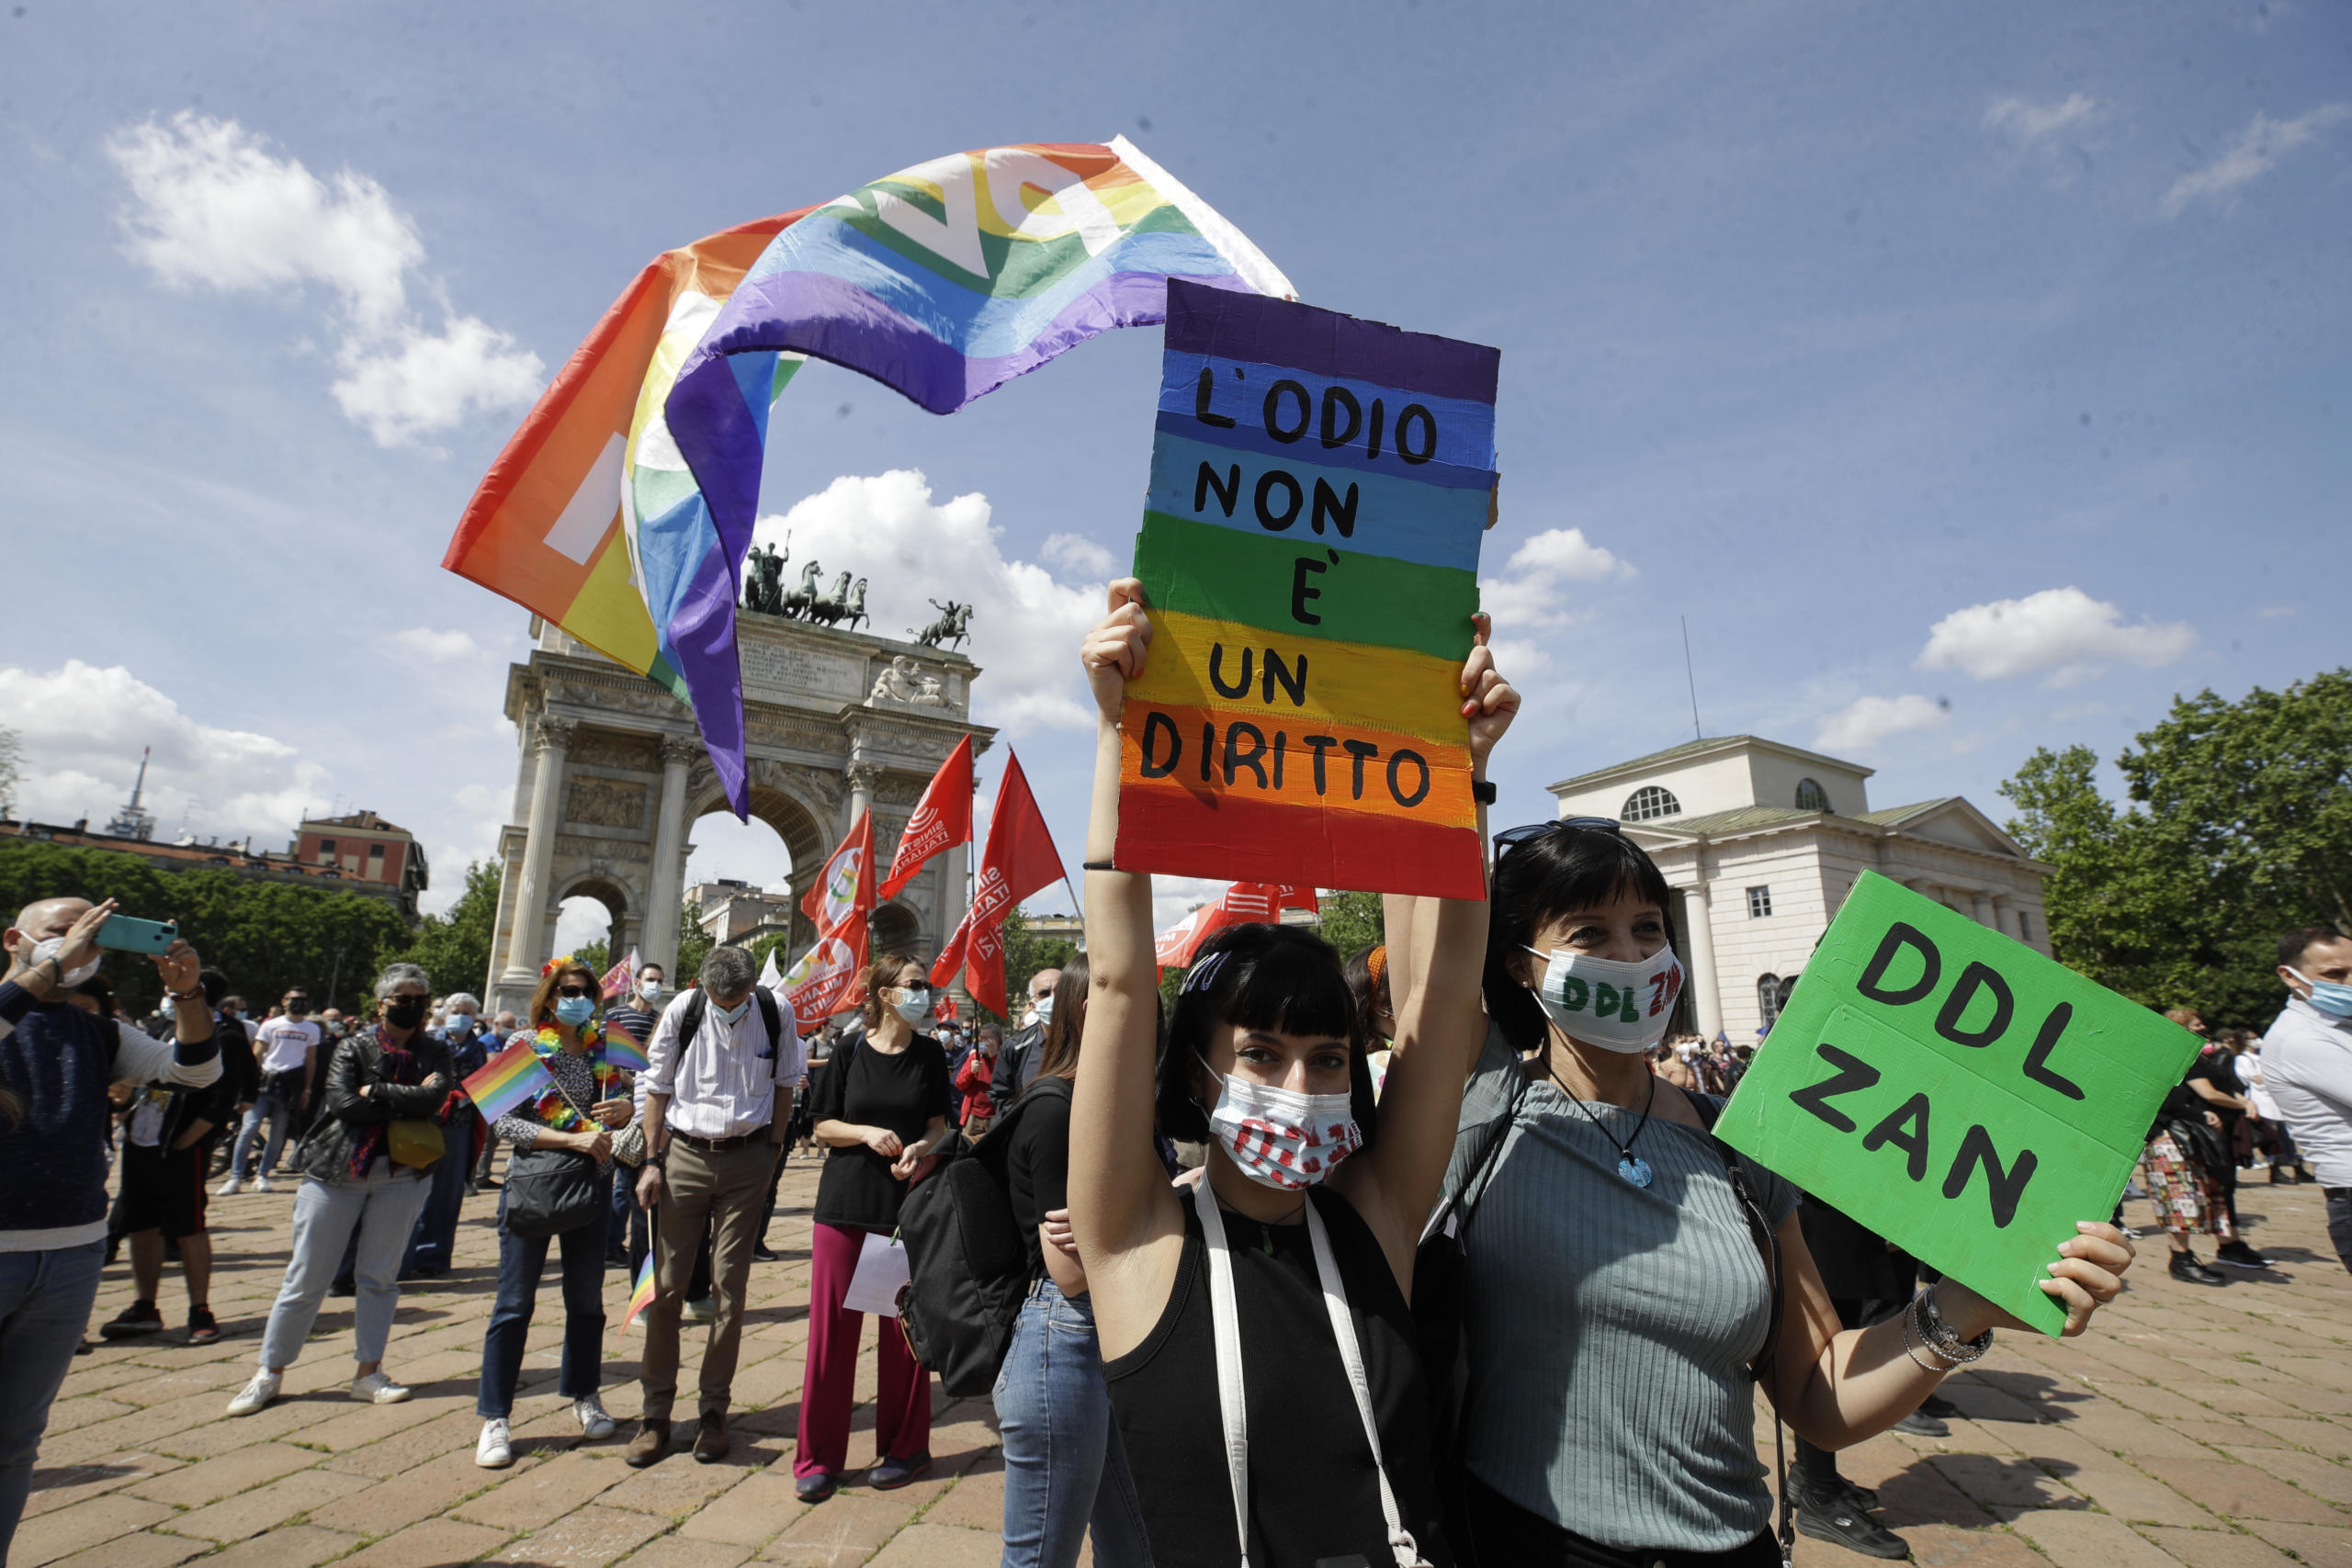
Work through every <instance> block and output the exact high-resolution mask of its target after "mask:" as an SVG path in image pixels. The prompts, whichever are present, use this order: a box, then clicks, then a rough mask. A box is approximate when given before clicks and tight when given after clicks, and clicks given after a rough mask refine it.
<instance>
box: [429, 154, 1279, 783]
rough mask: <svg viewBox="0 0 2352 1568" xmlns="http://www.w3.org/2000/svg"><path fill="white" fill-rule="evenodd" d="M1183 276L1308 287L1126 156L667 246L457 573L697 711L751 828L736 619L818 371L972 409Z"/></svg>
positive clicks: (612, 319)
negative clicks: (786, 424) (770, 436)
mask: <svg viewBox="0 0 2352 1568" xmlns="http://www.w3.org/2000/svg"><path fill="white" fill-rule="evenodd" d="M1170 277H1185V278H1191V279H1193V280H1194V281H1196V282H1200V283H1204V284H1209V285H1214V286H1216V287H1220V288H1238V289H1243V290H1247V291H1251V292H1256V293H1261V294H1270V295H1278V296H1284V297H1288V296H1290V295H1291V294H1292V292H1293V291H1292V289H1291V287H1290V283H1289V280H1288V279H1287V278H1285V277H1283V275H1282V273H1281V272H1280V270H1278V269H1277V268H1276V267H1275V266H1274V265H1273V264H1272V262H1270V261H1268V260H1267V259H1266V257H1265V256H1264V255H1263V254H1261V253H1260V252H1259V250H1258V248H1257V247H1256V246H1255V245H1253V244H1251V243H1250V241H1249V240H1248V239H1247V238H1245V237H1244V236H1243V235H1242V234H1241V232H1240V231H1238V230H1237V229H1235V228H1234V227H1233V226H1232V225H1231V224H1230V223H1228V222H1227V221H1226V220H1224V219H1223V218H1222V217H1220V216H1219V215H1218V214H1217V213H1216V211H1215V210H1214V209H1211V208H1209V207H1208V205H1207V204H1206V203H1204V202H1203V201H1202V200H1201V199H1200V198H1199V197H1196V196H1194V195H1193V193H1192V192H1191V191H1189V190H1187V189H1186V188H1185V187H1184V186H1182V184H1180V183H1178V182H1177V181H1176V180H1175V179H1174V178H1173V177H1172V176H1170V175H1168V174H1167V173H1166V172H1165V171H1164V170H1162V169H1161V168H1159V165H1158V164H1154V163H1152V162H1151V160H1150V159H1148V158H1147V157H1145V156H1144V155H1143V153H1142V152H1139V151H1137V150H1136V148H1135V147H1134V146H1133V145H1132V144H1131V143H1129V142H1128V141H1126V139H1125V138H1124V137H1120V138H1116V139H1114V141H1112V142H1111V143H1110V144H1109V145H1107V146H1104V145H1098V144H1094V143H1038V144H1031V145H1022V146H1012V147H991V148H987V149H983V150H981V151H978V152H958V153H954V154H951V155H949V156H947V157H944V158H936V159H933V160H932V161H931V162H929V163H925V164H917V165H915V166H914V167H913V168H910V169H906V170H902V171H900V172H899V173H898V174H895V175H889V176H888V177H887V178H884V179H880V180H876V181H875V182H874V183H873V184H871V185H868V186H863V187H861V188H859V189H857V190H854V191H852V192H851V193H849V194H848V195H846V196H843V197H839V198H837V199H835V200H833V201H831V202H828V203H826V204H825V205H824V206H822V207H819V208H814V209H799V210H797V211H795V212H790V213H786V214H784V215H781V216H779V217H775V218H768V219H763V220H758V221H756V222H752V223H747V224H744V225H742V226H741V227H739V228H735V229H729V230H727V231H723V232H721V233H718V234H714V235H711V236H709V237H708V238H707V239H703V240H699V241H696V242H695V243H694V244H691V245H687V246H684V247H681V248H680V249H678V250H674V251H668V252H665V253H663V254H662V255H661V256H659V257H657V258H656V259H655V260H654V261H653V262H652V263H651V264H650V265H648V266H647V267H646V268H645V270H644V271H643V272H642V273H640V274H639V276H638V278H637V280H636V282H635V283H633V284H632V285H631V286H630V288H629V289H628V292H626V293H624V294H623V295H622V296H621V298H620V299H618V300H616V302H615V303H614V305H613V307H612V309H611V310H608V311H606V313H605V319H604V320H603V321H600V322H599V323H598V324H597V327H596V330H595V332H594V333H591V334H590V336H589V338H588V340H587V341H586V342H585V343H583V344H581V346H580V348H579V350H578V351H577V352H576V353H574V354H573V355H572V356H571V361H570V363H568V364H567V365H566V366H565V367H564V368H563V370H562V372H561V373H560V374H559V375H558V376H557V378H556V379H555V381H554V383H553V384H552V385H551V386H549V388H548V390H547V392H546V393H545V394H544V395H543V396H542V397H541V398H540V400H539V402H538V404H537V407H535V408H534V409H533V410H532V411H531V413H530V415H529V416H528V417H527V418H526V420H525V421H524V423H523V426H522V428H521V429H520V430H518V431H517V432H516V433H515V437H514V439H513V440H511V441H509V442H508V443H507V446H506V448H505V450H504V451H503V452H502V453H501V454H500V455H499V457H498V460H497V462H496V463H494V464H493V465H492V468H491V471H490V473H489V475H488V476H487V477H486V478H485V479H483V481H482V484H481V489H480V490H479V491H476V493H475V496H474V499H473V502H472V503H471V504H470V505H469V506H468V508H467V509H466V513H465V515H464V517H463V518H462V519H460V520H459V523H458V530H457V533H456V535H455V536H453V537H452V538H451V540H450V543H449V549H448V553H447V557H446V558H444V560H443V562H442V564H443V565H444V566H446V567H447V568H448V569H449V570H452V571H455V572H458V574H460V575H461V576H464V577H468V578H470V579H471V580H473V581H477V582H480V583H481V584H482V585H483V586H485V587H487V588H490V589H492V590H494V591H495V592H500V593H503V594H504V595H505V596H506V597H508V598H510V599H513V600H515V602H516V603H518V604H523V605H524V606H525V607H526V608H528V609H530V610H532V611H534V612H536V613H537V614H538V615H542V616H544V617H546V618H547V619H548V620H550V621H552V622H554V623H555V624H556V625H558V626H561V627H562V628H563V629H564V630H565V631H567V632H569V633H571V635H572V636H573V637H577V638H578V639H579V640H581V641H582V642H584V643H586V644H588V645H589V646H590V647H592V648H594V649H597V650H598V651H600V652H602V653H604V654H605V655H607V656H608V657H610V658H612V659H613V660H616V661H617V662H619V663H621V664H624V665H627V666H628V668H630V669H632V670H637V671H641V672H643V673H644V674H646V675H648V676H649V677H650V678H651V679H653V680H655V681H657V682H660V683H662V685H664V686H666V687H668V688H669V689H670V690H671V691H672V692H673V694H676V695H677V696H679V697H680V698H682V699H683V700H684V701H685V702H687V703H688V704H689V705H691V706H692V707H693V709H694V712H695V722H696V723H697V724H698V725H699V726H700V727H701V729H702V734H703V740H704V744H705V745H706V746H707V748H708V749H709V751H710V756H711V761H712V763H713V765H714V766H715V767H716V768H717V769H718V777H719V780H720V783H721V784H723V785H724V786H725V788H726V792H727V796H728V800H729V804H730V805H732V806H733V807H734V808H735V810H736V812H737V814H738V815H741V813H742V812H743V811H744V809H745V807H746V805H747V802H746V799H745V793H744V777H743V773H744V770H743V722H742V703H743V694H742V680H741V671H740V670H739V668H738V666H737V662H736V652H735V604H736V601H737V599H738V598H739V596H740V592H741V581H740V579H741V566H742V560H743V557H744V554H745V552H746V551H748V550H749V549H750V548H751V543H752V524H753V522H754V521H755V519H756V517H757V514H758V504H759V496H760V479H761V470H762V458H763V451H764V448H765V445H766V440H767V421H768V411H769V408H770V406H771V405H772V404H773V403H774V402H775V399H776V398H777V396H778V395H780V394H781V393H782V391H783V389H784V388H785V386H786V383H787V382H789V381H790V379H791V378H792V374H793V372H794V371H795V370H796V369H797V367H798V366H799V364H800V363H801V360H802V359H803V357H804V356H809V355H813V356H816V357H818V358H822V359H827V360H831V361H832V362H833V363H835V364H838V365H841V366H843V367H846V368H849V369H852V370H855V371H858V372H860V373H861V374H864V375H866V376H870V377H872V378H875V379H876V380H877V381H880V382H882V383H883V384H884V385H886V386H888V387H890V388H892V389H895V390H897V391H899V393H901V394H903V395H904V396H906V397H908V398H910V399H911V400H914V401H915V402H917V403H920V404H922V406H923V407H924V408H926V409H929V410H930V411H932V412H934V413H952V412H955V411H956V409H959V408H961V407H963V406H964V405H965V404H966V403H967V402H969V401H971V400H973V399H974V398H977V397H979V396H981V395H982V394H984V393H986V392H989V391H990V390H992V389H995V388H997V387H999V386H1001V385H1003V384H1004V383H1005V382H1006V381H1008V380H1011V379H1012V378H1013V377H1015V376H1019V375H1021V374H1023V372H1025V371H1029V370H1034V369H1035V368H1036V367H1038V366H1040V365H1042V364H1044V363H1045V362H1046V360H1048V359H1051V358H1053V357H1054V356H1055V355H1058V354H1060V353H1061V352H1062V351H1063V350H1065V349H1068V348H1069V347H1071V346H1072V345H1074V344H1078V343H1080V342H1083V341H1084V340H1085V339H1087V338H1089V337H1091V336H1093V335H1094V334H1095V333H1100V332H1103V331H1106V330H1108V329H1110V328H1113V327H1125V326H1143V325H1150V324H1155V323H1157V322H1159V321H1162V320H1164V319H1165V317H1166V313H1167V284H1168V279H1169V278H1170Z"/></svg>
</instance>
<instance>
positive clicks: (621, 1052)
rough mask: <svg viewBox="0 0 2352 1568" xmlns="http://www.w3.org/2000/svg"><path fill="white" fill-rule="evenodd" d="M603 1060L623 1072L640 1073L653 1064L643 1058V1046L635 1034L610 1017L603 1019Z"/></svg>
mask: <svg viewBox="0 0 2352 1568" xmlns="http://www.w3.org/2000/svg"><path fill="white" fill-rule="evenodd" d="M605 1060H606V1061H607V1062H610V1063H611V1064H612V1065H613V1066H616V1067H618V1068H620V1069H621V1071H623V1072H625V1073H641V1072H643V1071H645V1069H646V1068H648V1067H650V1066H652V1065H653V1064H652V1063H650V1062H649V1061H647V1060H646V1059H645V1047H644V1046H642V1045H639V1043H637V1036H636V1035H634V1034H631V1033H630V1032H628V1030H626V1029H623V1028H622V1027H621V1026H620V1025H619V1024H617V1023H615V1022H614V1021H612V1020H611V1019H606V1020H605Z"/></svg>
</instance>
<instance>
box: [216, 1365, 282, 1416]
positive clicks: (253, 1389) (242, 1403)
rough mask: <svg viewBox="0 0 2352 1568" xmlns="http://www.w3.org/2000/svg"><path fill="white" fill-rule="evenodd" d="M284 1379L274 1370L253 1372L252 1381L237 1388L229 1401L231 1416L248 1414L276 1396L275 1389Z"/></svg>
mask: <svg viewBox="0 0 2352 1568" xmlns="http://www.w3.org/2000/svg"><path fill="white" fill-rule="evenodd" d="M285 1381H286V1380H285V1379H284V1378H282V1377H280V1376H278V1374H277V1373H276V1372H255V1373H254V1381H253V1382H249V1383H247V1384H246V1385H245V1386H244V1387H243V1388H242V1389H240V1390H238V1392H237V1397H236V1398H234V1399H232V1400H231V1401H230V1402H229V1414H230V1415H232V1416H250V1415H252V1414H253V1413H254V1411H256V1410H259V1409H262V1408H263V1407H265V1406H266V1405H267V1404H269V1403H270V1401H272V1400H274V1399H276V1398H277V1390H278V1387H279V1385H280V1384H282V1383H283V1382H285Z"/></svg>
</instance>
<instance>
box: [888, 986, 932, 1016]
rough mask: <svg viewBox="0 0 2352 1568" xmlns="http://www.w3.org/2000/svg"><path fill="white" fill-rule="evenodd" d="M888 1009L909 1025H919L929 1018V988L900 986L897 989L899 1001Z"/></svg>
mask: <svg viewBox="0 0 2352 1568" xmlns="http://www.w3.org/2000/svg"><path fill="white" fill-rule="evenodd" d="M890 1007H891V1009H892V1010H893V1011H895V1012H897V1013H898V1015H899V1017H900V1018H902V1019H905V1020H906V1021H908V1022H909V1023H921V1022H922V1021H923V1020H924V1019H926V1018H929V1017H930V1016H931V987H928V986H901V987H899V999H898V1000H897V1001H895V1002H892V1003H891V1004H890Z"/></svg>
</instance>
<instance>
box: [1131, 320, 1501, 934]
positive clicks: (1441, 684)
mask: <svg viewBox="0 0 2352 1568" xmlns="http://www.w3.org/2000/svg"><path fill="white" fill-rule="evenodd" d="M1167 345H1168V346H1167V354H1166V357H1165V359H1164V361H1163V364H1162V368H1161V375H1160V388H1159V425H1158V434H1157V436H1156V438H1155V440H1154V442H1153V445H1152V457H1151V484H1150V491H1149V494H1148V499H1147V500H1146V502H1145V510H1144V524H1143V530H1142V532H1141V533H1140V534H1138V535H1137V536H1136V556H1135V574H1136V577H1138V578H1139V579H1141V580H1142V581H1143V585H1144V590H1145V592H1146V595H1147V597H1148V604H1149V605H1150V615H1151V620H1152V632H1153V637H1152V647H1151V661H1150V664H1149V666H1148V668H1147V670H1146V671H1145V672H1144V676H1143V678H1142V679H1141V680H1139V681H1136V682H1131V683H1130V684H1129V685H1128V687H1127V696H1126V707H1125V711H1124V712H1123V713H1122V714H1121V716H1120V723H1119V728H1120V737H1121V748H1120V750H1121V759H1120V785H1119V839H1118V845H1117V851H1116V854H1115V857H1114V858H1115V862H1116V863H1117V865H1118V866H1119V868H1120V869H1121V870H1123V871H1145V872H1153V871H1156V872H1168V873H1172V874H1181V875H1186V876H1213V877H1218V878H1229V879H1231V880H1234V881H1237V882H1258V883H1272V884H1277V885H1284V886H1301V887H1353V888H1363V889H1368V890H1370V891H1374V892H1383V893H1419V894H1435V895H1440V896H1443V897H1460V898H1476V897H1484V881H1483V877H1482V874H1481V869H1480V860H1479V845H1478V836H1477V816H1476V806H1475V805H1474V803H1473V802H1472V800H1471V797H1470V750H1469V727H1468V725H1467V723H1466V722H1465V721H1464V718H1463V717H1462V704H1461V698H1460V697H1459V695H1458V694H1457V690H1458V685H1457V683H1458V682H1459V679H1460V676H1461V671H1462V661H1463V660H1464V659H1466V658H1467V657H1469V653H1470V649H1471V646H1472V644H1471V636H1472V628H1471V624H1470V617H1471V615H1472V614H1473V613H1475V612H1476V609H1477V608H1478V546H1479V542H1480V540H1481V538H1482V536H1484V534H1485V531H1486V527H1487V522H1488V520H1489V518H1490V517H1491V515H1492V508H1493V498H1494V488H1495V472H1494V464H1495V438H1494V429H1495V409H1494V403H1495V379H1496V374H1497V370H1498V366H1499V364H1500V360H1501V355H1499V354H1498V352H1497V351H1496V350H1494V349H1491V348H1482V347H1479V346H1478V345H1476V344H1466V343H1457V342H1454V341H1453V340H1452V339H1449V338H1441V337H1431V336H1429V335H1427V334H1424V333H1406V332H1399V331H1397V329H1396V328H1394V327H1387V326H1382V325H1381V324H1379V323H1378V322H1374V321H1358V320H1357V319H1355V318H1354V317H1352V316H1343V315H1340V314H1338V313H1337V312H1335V311H1330V310H1314V309H1311V308H1310V307H1307V306H1305V305H1295V304H1291V303H1288V302H1286V301H1283V300H1279V299H1264V298H1261V297H1259V296H1257V295H1251V294H1240V293H1236V292H1234V291H1231V290H1228V289H1222V288H1209V287H1205V286H1202V285H1198V284H1191V283H1186V282H1184V281H1182V280H1181V279H1171V280H1170V283H1169V285H1168V338H1167Z"/></svg>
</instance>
